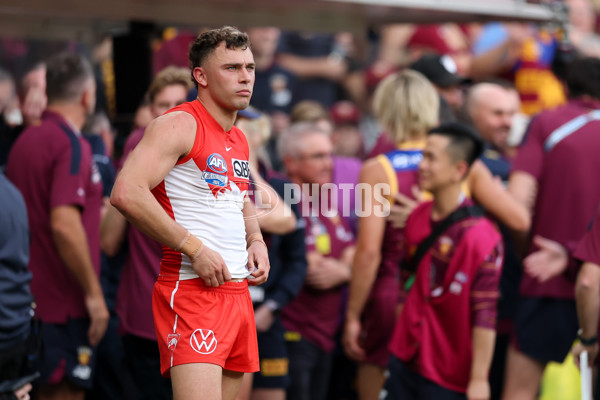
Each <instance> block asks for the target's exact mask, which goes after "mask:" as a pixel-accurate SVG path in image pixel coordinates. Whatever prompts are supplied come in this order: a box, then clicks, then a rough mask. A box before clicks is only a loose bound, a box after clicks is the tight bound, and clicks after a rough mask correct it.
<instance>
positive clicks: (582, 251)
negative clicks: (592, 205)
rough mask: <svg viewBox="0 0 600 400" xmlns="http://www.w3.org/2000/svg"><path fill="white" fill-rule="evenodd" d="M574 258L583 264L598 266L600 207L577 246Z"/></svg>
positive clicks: (599, 256) (599, 252) (599, 258)
mask: <svg viewBox="0 0 600 400" xmlns="http://www.w3.org/2000/svg"><path fill="white" fill-rule="evenodd" d="M574 256H575V258H577V259H579V260H581V261H583V262H591V263H594V264H598V265H600V206H599V207H598V210H597V211H596V216H595V217H594V221H593V222H592V224H591V225H590V227H589V229H588V231H587V232H586V233H585V234H584V235H583V238H582V239H581V241H580V242H579V244H578V245H577V249H576V250H575V254H574Z"/></svg>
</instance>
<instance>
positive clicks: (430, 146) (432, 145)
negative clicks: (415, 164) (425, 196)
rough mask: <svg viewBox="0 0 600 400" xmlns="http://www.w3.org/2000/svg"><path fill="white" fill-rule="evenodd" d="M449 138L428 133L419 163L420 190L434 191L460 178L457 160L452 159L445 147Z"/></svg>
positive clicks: (448, 142)
mask: <svg viewBox="0 0 600 400" xmlns="http://www.w3.org/2000/svg"><path fill="white" fill-rule="evenodd" d="M449 144H450V139H449V138H447V137H445V136H442V135H435V134H434V135H429V136H428V137H427V144H426V145H425V149H423V160H421V163H420V164H419V185H420V186H421V189H422V190H428V191H430V192H432V193H435V192H436V191H437V190H439V189H442V188H444V187H446V186H448V185H450V184H454V183H456V182H457V181H458V182H460V180H461V178H462V174H461V171H460V169H459V166H458V164H459V163H458V162H456V161H454V160H453V159H452V157H451V156H450V154H448V151H447V148H448V145H449Z"/></svg>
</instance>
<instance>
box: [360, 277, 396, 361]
mask: <svg viewBox="0 0 600 400" xmlns="http://www.w3.org/2000/svg"><path fill="white" fill-rule="evenodd" d="M397 305H398V281H397V280H396V279H395V278H394V277H389V278H382V279H378V280H376V281H375V284H374V285H373V288H372V290H371V295H370V297H369V300H368V301H367V304H366V306H365V309H364V311H363V317H362V318H363V333H362V334H363V337H362V346H363V348H364V350H365V353H366V358H365V362H367V363H369V364H375V365H378V366H380V367H381V368H386V367H387V366H388V363H389V361H390V351H389V349H388V347H389V344H390V340H391V339H392V334H393V333H394V327H395V325H396V307H397Z"/></svg>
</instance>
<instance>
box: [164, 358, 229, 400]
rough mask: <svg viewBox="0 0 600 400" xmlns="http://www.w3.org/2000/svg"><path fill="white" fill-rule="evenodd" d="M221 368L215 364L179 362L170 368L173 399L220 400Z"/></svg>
mask: <svg viewBox="0 0 600 400" xmlns="http://www.w3.org/2000/svg"><path fill="white" fill-rule="evenodd" d="M222 379H223V369H222V368H221V367H220V366H218V365H215V364H200V363H192V364H181V365H176V366H174V367H172V368H171V383H172V385H173V400H195V399H205V400H221V396H222V388H221V385H222Z"/></svg>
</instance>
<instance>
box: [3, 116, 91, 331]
mask: <svg viewBox="0 0 600 400" xmlns="http://www.w3.org/2000/svg"><path fill="white" fill-rule="evenodd" d="M6 175H7V176H8V178H9V179H10V180H11V181H12V182H13V183H14V184H15V186H17V188H18V189H19V190H20V191H21V193H22V194H23V197H24V199H25V203H26V204H27V214H28V216H29V228H30V231H31V247H30V250H31V257H30V261H29V269H30V270H31V272H32V273H33V280H32V281H31V292H32V293H33V296H34V298H35V300H36V303H37V309H36V312H37V314H38V315H39V316H40V318H41V319H42V320H43V321H45V322H50V323H64V322H66V321H67V319H68V318H82V317H86V316H87V315H88V314H87V311H86V308H85V301H84V293H83V290H82V289H81V286H80V285H79V283H78V282H77V280H76V279H75V277H74V276H73V274H72V273H71V272H70V271H69V270H68V268H67V266H66V265H65V264H64V263H63V261H62V259H61V257H60V256H59V254H58V249H57V248H56V245H55V243H54V239H53V237H52V231H51V227H50V211H51V210H52V209H54V208H56V207H59V206H76V207H77V208H78V209H79V210H80V211H81V221H82V223H83V227H84V229H85V233H86V236H87V242H88V246H89V250H90V255H91V259H92V263H93V266H94V270H95V271H96V274H99V272H100V207H101V206H102V181H101V179H100V174H99V172H98V168H97V167H96V164H95V163H94V161H93V159H92V150H91V148H90V145H89V143H88V142H87V141H86V140H85V139H84V138H83V137H82V136H81V133H78V132H74V130H73V129H72V128H71V127H70V125H69V124H68V123H67V122H66V121H65V120H64V119H63V118H62V117H61V116H60V115H58V114H56V113H53V112H49V111H45V112H44V114H43V115H42V122H41V124H39V125H36V126H31V127H28V128H27V129H26V130H25V131H23V133H22V134H21V136H19V138H18V139H17V141H16V142H15V144H14V146H13V148H12V150H11V152H10V155H9V157H8V164H7V167H6Z"/></svg>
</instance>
